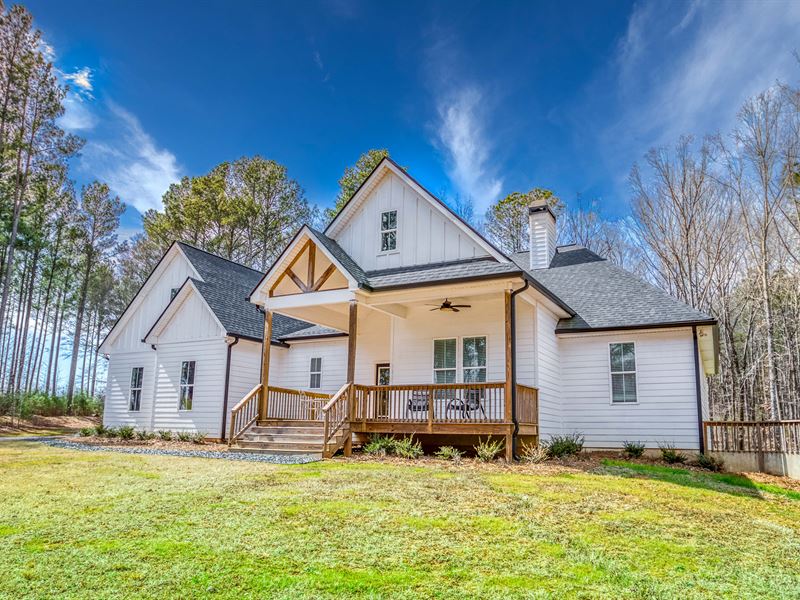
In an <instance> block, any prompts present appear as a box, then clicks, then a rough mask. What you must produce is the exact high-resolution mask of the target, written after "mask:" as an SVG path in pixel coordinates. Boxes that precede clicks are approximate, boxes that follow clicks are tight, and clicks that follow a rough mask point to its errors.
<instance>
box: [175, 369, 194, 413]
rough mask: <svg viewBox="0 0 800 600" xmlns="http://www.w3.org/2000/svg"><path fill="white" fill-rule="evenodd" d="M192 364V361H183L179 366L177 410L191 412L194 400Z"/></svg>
mask: <svg viewBox="0 0 800 600" xmlns="http://www.w3.org/2000/svg"><path fill="white" fill-rule="evenodd" d="M194 364H195V361H193V360H185V361H183V363H182V364H181V389H180V396H179V401H178V410H192V399H193V398H194V371H195V368H194Z"/></svg>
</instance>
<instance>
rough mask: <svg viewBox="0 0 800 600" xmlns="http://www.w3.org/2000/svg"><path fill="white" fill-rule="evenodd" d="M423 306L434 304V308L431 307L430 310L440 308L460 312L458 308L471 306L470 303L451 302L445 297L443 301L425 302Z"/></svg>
mask: <svg viewBox="0 0 800 600" xmlns="http://www.w3.org/2000/svg"><path fill="white" fill-rule="evenodd" d="M425 306H435V307H436V308H432V309H431V312H433V311H435V310H442V311H446V310H449V311H450V312H460V311H459V310H458V309H459V308H472V305H471V304H452V303H451V302H450V300H448V299H447V298H445V299H444V302H442V303H441V304H426V305H425Z"/></svg>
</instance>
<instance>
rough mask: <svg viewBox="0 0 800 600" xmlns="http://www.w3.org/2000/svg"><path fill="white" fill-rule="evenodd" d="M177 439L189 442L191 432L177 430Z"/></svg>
mask: <svg viewBox="0 0 800 600" xmlns="http://www.w3.org/2000/svg"><path fill="white" fill-rule="evenodd" d="M178 440H179V441H181V442H191V441H192V434H191V433H190V432H188V431H179V432H178Z"/></svg>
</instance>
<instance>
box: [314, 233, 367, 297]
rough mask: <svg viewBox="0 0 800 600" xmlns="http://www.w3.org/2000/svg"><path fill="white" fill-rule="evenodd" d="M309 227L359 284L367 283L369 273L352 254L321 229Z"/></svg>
mask: <svg viewBox="0 0 800 600" xmlns="http://www.w3.org/2000/svg"><path fill="white" fill-rule="evenodd" d="M308 229H309V231H311V233H313V234H314V235H315V236H317V238H319V241H320V243H321V244H322V245H323V246H325V249H326V250H327V251H328V252H330V253H331V255H333V257H334V258H335V259H336V260H338V261H339V263H340V264H341V265H342V266H343V267H344V268H345V270H347V271H348V272H349V273H350V275H352V276H353V279H355V280H356V282H358V284H359V285H362V286H363V285H366V284H367V275H366V273H364V270H363V269H362V268H361V267H360V266H359V265H358V264H357V263H356V261H354V260H353V259H352V258H350V255H349V254H348V253H347V252H345V251H344V250H343V249H342V247H341V246H340V245H339V244H338V243H337V242H336V241H334V240H332V239H331V238H329V237H328V236H327V235H325V234H324V233H322V232H321V231H317V230H316V229H312V228H311V227H309V228H308Z"/></svg>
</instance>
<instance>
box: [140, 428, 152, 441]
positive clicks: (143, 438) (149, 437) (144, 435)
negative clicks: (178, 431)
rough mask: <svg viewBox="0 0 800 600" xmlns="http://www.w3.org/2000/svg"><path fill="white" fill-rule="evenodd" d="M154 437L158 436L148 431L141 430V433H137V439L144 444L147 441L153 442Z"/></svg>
mask: <svg viewBox="0 0 800 600" xmlns="http://www.w3.org/2000/svg"><path fill="white" fill-rule="evenodd" d="M154 437H156V434H155V433H151V432H149V431H147V430H146V429H140V430H139V431H137V432H136V439H137V440H139V441H142V442H146V441H147V440H152V439H153V438H154Z"/></svg>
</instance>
